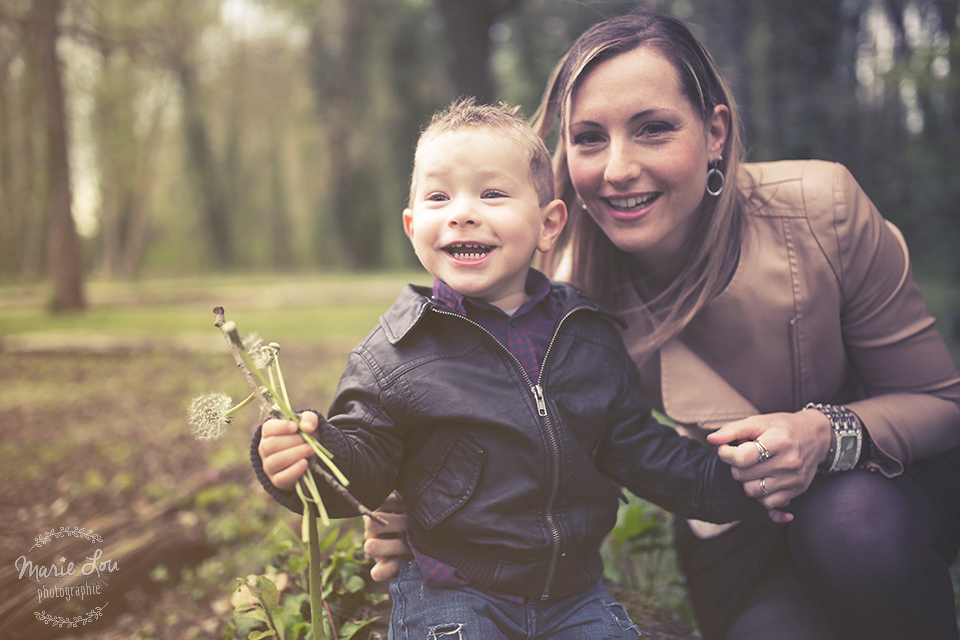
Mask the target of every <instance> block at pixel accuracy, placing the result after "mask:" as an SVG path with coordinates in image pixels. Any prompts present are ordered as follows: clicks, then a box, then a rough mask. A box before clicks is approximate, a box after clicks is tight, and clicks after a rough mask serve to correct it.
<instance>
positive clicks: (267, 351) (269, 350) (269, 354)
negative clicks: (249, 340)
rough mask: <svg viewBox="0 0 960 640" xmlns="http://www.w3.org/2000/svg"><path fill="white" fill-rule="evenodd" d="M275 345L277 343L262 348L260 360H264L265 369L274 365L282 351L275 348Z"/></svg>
mask: <svg viewBox="0 0 960 640" xmlns="http://www.w3.org/2000/svg"><path fill="white" fill-rule="evenodd" d="M275 344H276V343H275V342H271V343H270V344H268V345H266V346H263V347H260V358H261V359H262V360H263V363H264V364H263V368H264V369H265V368H267V367H269V366H270V365H272V364H273V362H274V361H275V360H276V359H277V353H278V352H279V351H280V349H278V348H277V347H274V346H273V345H275Z"/></svg>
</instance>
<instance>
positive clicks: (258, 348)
mask: <svg viewBox="0 0 960 640" xmlns="http://www.w3.org/2000/svg"><path fill="white" fill-rule="evenodd" d="M264 348H265V347H264V346H263V338H261V337H260V336H259V335H257V334H256V333H251V334H250V335H249V336H247V339H246V340H244V341H243V349H244V351H246V352H247V355H248V356H250V359H251V360H253V366H254V367H256V368H257V369H266V368H267V366H269V364H270V362H269V361H268V359H267V358H266V357H265V356H264V354H263V350H264Z"/></svg>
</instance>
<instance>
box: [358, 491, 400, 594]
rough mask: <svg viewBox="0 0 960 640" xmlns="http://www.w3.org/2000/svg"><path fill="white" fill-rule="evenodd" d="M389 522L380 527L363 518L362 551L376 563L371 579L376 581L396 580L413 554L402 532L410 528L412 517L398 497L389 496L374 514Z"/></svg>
mask: <svg viewBox="0 0 960 640" xmlns="http://www.w3.org/2000/svg"><path fill="white" fill-rule="evenodd" d="M375 513H376V514H377V515H379V516H380V517H382V518H383V519H384V520H386V521H387V525H386V526H383V525H379V524H377V523H376V522H374V521H373V520H371V519H370V518H367V517H364V518H363V537H364V538H365V539H366V542H364V543H363V552H364V553H366V554H367V555H368V556H370V557H371V558H373V560H374V562H375V564H374V565H373V567H371V569H370V577H371V578H372V579H373V580H374V581H376V582H384V581H386V580H390V579H392V578H393V577H395V576H396V575H397V574H398V573H399V572H400V567H401V565H403V563H404V562H406V560H407V557H408V556H409V555H410V554H411V551H410V547H408V546H407V543H406V542H405V541H404V539H403V538H402V537H400V533H401V532H402V531H404V530H405V529H406V528H407V523H408V521H409V519H410V517H409V516H408V515H407V514H406V508H405V507H404V504H403V501H401V500H400V498H399V497H397V495H396V494H392V495H390V496H389V497H388V498H387V499H386V500H384V501H383V504H382V505H380V508H379V509H377V510H376V512H375Z"/></svg>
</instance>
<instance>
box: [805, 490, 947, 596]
mask: <svg viewBox="0 0 960 640" xmlns="http://www.w3.org/2000/svg"><path fill="white" fill-rule="evenodd" d="M808 494H809V495H804V496H802V499H798V504H797V506H796V508H795V509H794V514H795V516H796V518H795V520H794V521H793V522H792V523H791V524H790V525H789V526H790V529H789V531H790V534H789V540H790V548H791V551H792V553H793V555H794V558H795V559H796V561H797V562H798V563H799V564H800V566H801V567H803V568H804V570H805V571H806V572H807V573H808V574H809V575H811V577H813V578H815V579H818V580H829V581H831V582H834V581H840V582H843V581H844V580H846V579H856V580H857V581H858V582H862V581H863V580H864V579H865V578H867V579H869V577H870V576H872V577H873V578H875V579H877V580H881V581H882V580H885V579H896V577H897V576H901V577H902V576H903V575H904V574H905V572H906V573H907V574H908V573H909V571H910V564H911V563H912V562H915V561H916V558H917V557H918V555H919V554H924V553H929V550H930V544H929V541H928V540H926V539H925V538H926V535H925V534H924V532H923V529H922V527H921V526H920V525H919V524H918V522H919V519H918V518H917V517H916V514H915V512H914V507H913V505H911V504H910V501H909V500H908V499H907V498H906V497H905V496H904V495H902V492H900V491H898V489H897V487H896V486H894V483H892V482H891V481H890V480H889V479H887V478H885V477H883V476H877V475H875V474H872V473H869V472H865V471H863V472H860V471H858V472H852V473H849V474H843V475H839V476H832V477H827V478H822V479H818V482H815V483H814V484H813V485H811V491H809V492H808ZM838 586H839V585H838Z"/></svg>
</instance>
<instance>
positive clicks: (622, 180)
mask: <svg viewBox="0 0 960 640" xmlns="http://www.w3.org/2000/svg"><path fill="white" fill-rule="evenodd" d="M642 171H643V168H642V167H641V164H640V160H639V158H638V157H637V155H636V153H635V151H634V150H633V149H631V148H630V146H629V145H627V144H619V143H613V144H611V145H610V155H609V156H608V158H607V166H606V168H605V169H604V172H603V179H604V180H606V181H607V182H608V183H610V184H611V185H613V186H615V187H625V186H627V185H629V184H630V183H631V182H633V181H634V180H636V179H637V178H639V177H640V174H641V173H642Z"/></svg>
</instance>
